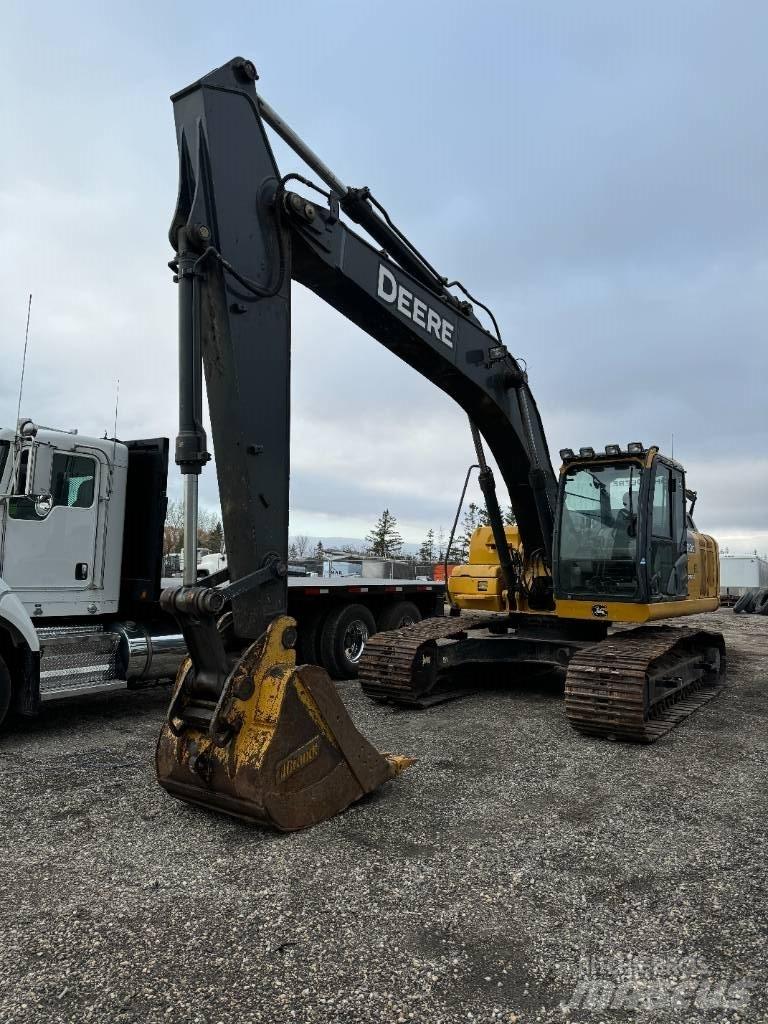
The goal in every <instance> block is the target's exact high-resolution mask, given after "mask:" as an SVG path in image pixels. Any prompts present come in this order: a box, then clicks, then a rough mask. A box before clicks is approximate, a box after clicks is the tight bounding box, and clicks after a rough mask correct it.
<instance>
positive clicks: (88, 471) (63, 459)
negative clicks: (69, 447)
mask: <svg viewBox="0 0 768 1024" xmlns="http://www.w3.org/2000/svg"><path fill="white" fill-rule="evenodd" d="M95 482H96V460H95V459H92V458H90V457H89V456H87V455H70V454H65V453H64V452H56V454H55V455H54V456H53V470H52V473H51V496H52V498H53V504H54V505H64V506H66V507H67V508H90V507H91V505H93V498H94V490H95Z"/></svg>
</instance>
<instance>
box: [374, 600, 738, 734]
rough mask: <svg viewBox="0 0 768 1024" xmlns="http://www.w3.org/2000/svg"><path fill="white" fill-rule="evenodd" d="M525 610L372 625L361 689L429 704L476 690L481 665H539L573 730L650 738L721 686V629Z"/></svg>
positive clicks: (519, 668) (385, 698)
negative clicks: (558, 681)
mask: <svg viewBox="0 0 768 1024" xmlns="http://www.w3.org/2000/svg"><path fill="white" fill-rule="evenodd" d="M531 619H532V617H531V616H529V615H506V616H502V615H490V614H485V615H483V614H478V615H466V616H464V615H462V616H460V617H457V618H452V617H451V618H447V619H427V620H426V621H424V622H420V623H418V624H417V625H416V626H411V627H408V628H406V629H399V630H392V631H390V632H386V633H378V634H376V636H374V637H371V639H370V640H369V641H368V644H367V645H366V649H365V653H364V654H363V657H362V658H361V660H360V666H359V669H360V674H359V679H360V683H361V686H362V688H363V691H364V692H365V693H366V694H367V695H368V696H369V697H371V698H372V699H373V700H376V701H380V702H387V703H391V704H396V705H400V706H403V707H417V708H426V707H430V706H431V705H433V704H438V703H441V702H443V701H447V700H453V699H455V698H457V697H461V696H463V695H465V694H467V693H475V692H477V690H478V688H479V687H478V679H479V678H481V676H482V673H483V669H484V668H486V667H488V666H491V667H493V669H494V670H496V678H498V670H499V669H500V668H501V667H502V666H503V667H505V668H508V670H509V672H508V681H509V682H510V683H511V684H512V685H515V686H525V683H526V680H530V679H531V677H532V676H534V677H535V675H536V674H537V673H539V672H541V671H553V672H560V673H562V674H563V675H564V682H565V710H566V715H567V716H568V720H569V721H570V723H571V725H572V726H573V727H574V728H575V729H576V730H578V731H579V732H581V733H584V734H586V735H590V736H604V737H606V738H609V739H620V740H625V741H631V742H638V743H653V742H654V741H655V740H657V739H659V738H660V737H661V736H663V735H665V734H666V733H667V732H669V730H670V729H672V728H673V727H674V726H675V725H677V724H678V723H679V722H681V721H682V720H683V719H684V718H686V717H687V716H688V715H690V714H692V713H693V712H694V711H696V710H697V709H698V708H700V707H701V706H702V705H703V704H706V703H707V702H708V701H709V700H711V699H712V698H713V697H715V696H717V694H718V693H719V692H720V690H721V689H722V682H723V680H724V676H725V646H724V642H723V638H722V636H721V634H719V633H710V632H708V631H705V630H690V629H686V628H675V627H671V626H643V627H640V628H636V629H632V630H627V631H621V632H616V633H614V634H612V635H611V636H608V635H607V626H605V625H604V624H594V626H593V628H592V629H591V630H585V629H583V628H581V629H580V628H579V626H580V624H579V623H573V624H572V625H571V628H570V629H567V628H563V627H564V623H563V622H562V620H556V619H555V620H553V619H552V618H542V619H541V620H539V621H538V622H537V621H536V620H533V621H531ZM587 625H588V626H590V625H592V624H591V623H587ZM590 633H591V636H590V635H589V634H590Z"/></svg>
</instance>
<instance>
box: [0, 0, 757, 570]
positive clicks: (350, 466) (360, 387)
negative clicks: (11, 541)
mask: <svg viewBox="0 0 768 1024" xmlns="http://www.w3.org/2000/svg"><path fill="white" fill-rule="evenodd" d="M192 7H193V9H194V17H190V18H189V19H187V20H183V21H182V22H181V23H180V22H179V19H178V18H177V17H176V16H175V14H174V12H173V11H172V10H171V9H168V10H166V9H165V8H162V7H160V8H158V7H157V5H153V6H152V7H150V6H149V5H146V4H142V3H137V4H136V5H133V6H132V8H131V10H130V11H127V10H126V11H125V12H123V13H121V14H119V15H118V14H117V13H112V12H109V11H107V10H106V9H104V10H102V9H99V10H96V9H95V8H93V7H92V6H90V5H85V4H80V5H78V3H74V4H71V5H68V7H67V8H66V11H65V10H63V9H62V11H58V10H57V11H53V10H52V11H51V12H49V14H50V17H49V16H46V18H45V19H44V20H43V21H42V23H41V21H40V19H39V18H38V17H36V16H35V14H34V9H30V8H27V7H24V8H22V7H19V8H18V10H16V9H13V10H12V12H11V13H10V14H9V17H8V20H7V24H6V25H5V29H6V33H5V34H6V39H7V40H8V41H9V42H10V45H9V46H8V47H7V50H8V52H7V57H6V59H5V60H4V63H3V66H2V68H1V69H0V86H2V87H3V89H4V97H5V101H6V106H7V109H8V111H9V115H10V121H11V124H10V130H9V131H8V132H7V133H6V135H5V137H4V147H3V152H2V154H1V155H0V161H1V166H0V172H1V173H0V181H2V185H0V218H1V220H0V222H1V223H2V224H3V238H4V253H5V256H6V261H5V267H4V273H3V274H2V275H0V302H2V308H3V310H4V317H3V321H2V323H0V343H1V344H2V347H3V352H4V354H5V356H6V367H7V372H6V374H4V376H3V380H2V381H0V410H2V418H3V420H4V421H5V422H6V423H10V422H12V420H13V417H14V416H15V412H16V402H17V398H18V373H17V368H18V369H19V370H20V363H21V350H22V345H23V334H24V319H25V315H26V296H27V294H28V292H29V291H32V292H33V293H34V301H33V310H32V326H31V333H30V352H29V360H28V367H27V378H26V384H25V397H24V401H23V404H22V411H23V412H24V413H25V414H28V415H32V416H34V417H35V418H37V419H38V420H40V421H42V422H47V423H52V424H54V425H56V424H59V425H63V426H77V427H78V428H80V429H81V431H83V432H86V433H88V432H90V433H96V434H101V433H103V431H104V430H105V429H106V430H109V431H110V432H111V429H112V419H113V416H114V396H115V388H116V381H117V379H118V378H119V379H120V411H119V419H118V431H119V433H120V434H121V435H123V436H125V437H131V436H134V437H135V436H156V435H158V434H166V435H169V436H171V437H173V436H174V434H175V422H176V294H175V290H174V287H173V284H172V283H171V279H170V273H169V271H168V269H167V267H166V263H167V260H168V259H169V257H170V255H171V253H170V251H169V249H168V243H167V237H166V231H167V225H168V222H169V219H170V215H171V212H172V209H173V205H174V199H175V187H176V175H177V169H176V153H175V141H174V133H173V128H172V112H171V106H170V103H169V102H168V100H167V96H168V94H169V93H170V92H171V91H173V90H175V89H178V88H180V87H182V86H183V85H185V84H187V83H188V82H191V81H193V80H194V79H195V78H196V77H198V76H199V75H201V74H203V73H205V72H206V71H207V70H209V69H210V68H211V67H213V66H215V65H216V64H217V63H221V62H223V61H224V60H226V59H227V58H228V57H230V56H232V55H234V53H235V52H236V51H237V50H241V51H243V52H245V53H246V55H249V56H253V57H254V59H256V62H257V65H258V66H259V70H260V72H261V81H260V83H259V87H260V88H263V91H264V95H265V96H266V97H267V98H268V99H269V101H270V102H271V103H272V104H273V105H274V106H275V107H276V108H277V109H278V110H280V112H281V114H283V115H284V116H285V118H286V119H287V120H288V121H289V123H291V124H292V125H293V126H294V127H295V128H296V129H297V130H298V131H299V132H300V133H301V134H302V135H303V136H304V137H305V138H306V140H307V141H308V142H309V144H310V145H312V146H313V147H314V148H315V149H316V150H317V151H318V152H319V153H320V155H321V156H322V157H323V158H324V159H325V160H327V162H328V163H329V164H330V165H331V166H332V167H333V168H334V169H335V170H336V171H337V172H338V173H339V174H340V175H341V177H343V178H344V179H346V180H348V181H350V182H351V183H353V184H363V183H368V184H369V185H370V186H371V187H372V188H373V190H374V193H375V194H376V195H377V196H378V198H379V199H381V200H382V201H383V202H384V203H385V205H386V206H387V208H388V209H389V210H390V212H391V214H392V215H393V217H394V218H395V220H396V221H397V222H398V224H400V226H401V227H402V228H403V229H404V230H405V231H406V232H407V233H408V235H409V236H410V237H412V238H413V240H414V241H415V242H416V244H417V245H418V246H419V247H420V248H421V249H422V250H423V251H424V252H425V253H426V254H427V255H428V256H429V257H430V259H431V260H432V261H433V262H434V263H435V264H436V265H437V266H438V267H439V268H441V270H442V271H443V272H444V273H446V274H450V275H451V276H458V277H460V278H461V279H463V280H465V281H466V283H467V285H468V286H469V287H470V289H471V290H472V291H473V292H475V293H476V294H477V295H478V297H480V298H481V299H482V300H483V301H485V302H487V303H489V304H490V305H492V306H493V308H494V310H495V311H496V312H497V316H498V318H499V321H500V323H501V326H502V330H503V333H504V338H505V341H506V342H507V344H508V345H509V347H510V348H511V350H512V351H513V352H515V354H517V355H519V356H520V357H522V358H524V359H525V360H526V363H527V365H528V368H529V371H530V379H531V383H532V387H533V390H534V393H535V395H536V397H537V400H538V403H539V406H540V409H541V412H542V416H543V419H544V423H545V427H546V429H547V433H548V436H549V441H550V447H551V450H552V452H553V453H556V452H557V450H558V449H559V448H560V447H562V446H578V445H580V444H593V445H595V446H596V447H597V446H601V445H603V444H605V443H608V442H614V441H618V442H622V443H625V442H627V441H629V440H636V439H637V440H642V441H645V442H646V443H651V442H657V443H660V444H662V445H663V447H664V448H665V449H667V450H669V449H670V447H671V444H672V437H673V435H674V447H675V455H676V457H679V458H680V459H681V461H683V462H684V463H685V464H686V466H687V469H688V479H689V485H690V486H693V487H694V488H696V489H697V490H698V491H699V495H700V497H699V504H698V506H697V518H698V520H699V522H700V523H701V525H702V526H703V527H705V528H707V529H711V530H712V531H713V532H718V531H719V532H720V534H721V535H722V536H723V537H729V538H734V540H733V543H734V544H735V543H737V541H736V539H735V538H740V539H739V540H738V543H739V544H742V543H743V545H744V548H745V549H746V550H750V549H752V548H753V547H755V546H758V547H760V546H761V545H762V546H763V547H764V546H765V543H764V541H765V536H766V532H768V526H766V514H765V509H766V497H768V495H767V494H766V487H765V481H766V480H768V472H766V469H768V467H767V466H766V463H765V451H766V426H765V380H766V377H767V376H768V374H767V371H768V356H766V338H765V331H766V326H765V325H766V324H767V323H768V287H766V285H767V284H768V254H767V253H766V242H765V240H766V238H768V136H767V135H766V133H765V131H764V130H763V124H762V117H761V112H762V111H763V110H764V109H765V104H766V99H767V97H766V76H765V68H764V53H763V49H764V47H763V45H762V40H763V39H764V38H765V31H766V29H768V9H766V8H765V7H764V5H761V4H758V3H756V2H754V3H752V2H746V3H744V4H741V5H739V7H738V10H733V9H731V8H730V7H725V6H722V5H717V4H710V3H704V4H701V3H693V2H687V0H683V2H681V3H679V4H676V5H674V7H673V8H670V6H669V5H668V4H662V3H660V2H659V3H655V2H650V3H648V4H646V5H644V8H643V16H642V18H638V17H637V15H636V12H633V11H632V10H630V9H628V8H624V7H622V6H621V5H615V6H613V7H610V8H608V7H606V5H605V4H604V3H595V2H589V0H585V2H584V3H580V4H579V5H573V6H569V5H564V6H562V7H561V8H559V9H558V10H556V11H554V12H553V11H552V10H550V9H544V8H542V7H541V6H540V5H535V4H526V3H519V4H511V5H507V6H498V5H490V6H486V7H483V6H482V5H480V7H478V8H477V9H476V10H474V11H473V16H472V18H471V19H469V18H466V17H462V18H458V17H457V18H450V17H446V18H441V19H440V20H439V23H438V22H436V20H435V17H434V10H433V9H432V5H429V4H427V5H424V6H423V8H420V7H418V5H417V6H416V7H414V5H408V6H406V5H405V4H398V3H395V2H393V3H392V4H390V6H389V8H388V17H387V18H385V19H380V20H379V22H377V33H376V44H375V45H371V37H370V34H369V26H367V25H366V23H365V22H364V21H360V19H355V18H349V17H341V18H337V19H335V20H334V22H333V26H334V27H333V31H332V32H330V31H329V32H327V33H325V34H324V33H320V34H318V33H316V32H303V31H300V32H295V33H288V34H286V32H285V30H284V25H283V24H282V21H281V17H280V16H279V12H277V10H275V12H274V13H270V12H261V13H260V15H259V31H258V35H255V34H254V22H253V11H252V7H251V6H250V5H237V4H233V5H230V8H229V9H228V16H227V19H226V23H224V22H223V20H222V19H221V17H220V14H219V12H218V11H216V10H214V9H212V8H210V7H206V6H204V5H192ZM339 9H340V10H345V9H346V8H345V5H343V4H340V5H339ZM296 12H297V13H296V14H295V17H296V18H297V19H298V22H299V23H300V22H301V18H302V16H304V17H306V18H310V19H311V18H312V16H314V10H313V8H312V7H310V6H309V5H307V4H301V3H297V5H296ZM86 22H87V24H88V32H84V31H83V25H84V24H85V23H86ZM406 22H407V24H408V31H407V32H403V31H402V25H403V24H404V23H406ZM265 40H268V43H265ZM339 54H343V60H340V59H338V57H339ZM30 66H36V67H39V66H46V67H55V69H56V88H55V89H53V90H52V89H51V87H50V81H49V78H48V77H47V76H35V75H30V74H29V73H28V71H29V68H30ZM383 82H386V86H385V87H384V86H383V85H382V83H383ZM276 151H277V152H278V155H279V159H280V162H281V165H282V166H283V168H284V169H286V170H287V169H291V168H293V166H295V163H296V162H295V160H293V158H290V157H289V156H288V155H287V154H286V150H285V147H283V146H282V145H278V146H277V147H276ZM233 158H236V156H233ZM293 316H294V339H293V385H292V392H293V432H292V437H293V444H292V453H291V455H292V478H291V482H292V491H291V494H292V517H293V518H292V521H293V523H294V524H300V526H294V529H300V530H301V532H305V533H309V534H312V535H322V534H328V535H341V534H343V535H362V533H363V532H364V530H365V529H367V528H368V526H369V525H370V523H371V522H372V520H373V519H374V518H375V516H377V515H378V514H379V512H380V511H381V509H382V508H383V507H384V506H385V505H387V506H389V507H390V508H391V509H392V511H393V512H395V514H396V515H397V516H398V517H399V519H400V522H401V527H402V532H403V533H404V535H405V536H406V537H407V539H409V540H420V539H421V537H423V535H424V533H425V532H426V530H427V529H428V528H429V527H437V526H439V525H441V524H442V525H445V526H447V525H448V524H449V523H450V520H451V519H452V517H453V511H454V505H455V500H456V497H457V494H458V490H459V488H460V486H461V483H462V480H463V476H464V472H465V469H466V465H467V464H468V463H469V462H470V461H472V460H473V453H472V448H471V445H470V440H469V434H468V430H467V426H466V420H465V417H464V415H463V413H462V412H461V410H459V409H458V408H456V407H455V406H454V405H453V404H452V402H451V401H450V400H449V399H447V398H446V397H445V396H444V395H443V394H442V393H441V392H439V391H438V389H437V388H435V387H434V386H433V385H432V384H430V383H429V382H427V381H425V380H423V379H422V378H420V377H419V376H418V375H417V374H416V373H415V372H414V371H412V370H411V369H409V368H408V367H406V366H404V365H403V364H401V363H399V362H398V360H397V359H396V358H395V357H394V356H392V355H391V354H390V353H388V352H386V351H384V350H383V349H382V348H380V347H379V346H378V345H377V344H376V343H375V342H374V341H372V340H371V339H370V338H368V337H366V336H365V335H364V334H363V333H362V332H361V331H359V330H358V329H357V328H355V327H353V326H352V325H351V324H349V323H347V322H346V321H345V320H343V318H341V317H340V316H338V315H337V314H336V313H335V312H333V311H332V310H331V309H330V308H329V307H327V306H325V305H324V304H323V303H321V302H320V301H319V300H317V299H316V297H314V296H312V295H310V294H309V293H307V292H305V291H304V290H303V289H301V288H299V287H296V288H294V309H293ZM228 440H229V439H228V438H227V436H226V431H224V433H223V436H222V437H220V438H219V439H218V448H219V449H223V448H225V447H226V444H227V443H228ZM172 490H173V491H174V493H178V479H177V478H176V476H175V475H174V476H173V478H172ZM201 493H202V497H203V501H204V502H205V503H207V504H209V505H214V504H215V503H216V487H215V476H214V473H213V472H212V470H211V469H210V468H209V469H208V470H206V472H205V473H204V475H203V478H202V482H201ZM471 496H472V497H473V498H477V497H478V495H477V491H476V489H473V490H472V492H471Z"/></svg>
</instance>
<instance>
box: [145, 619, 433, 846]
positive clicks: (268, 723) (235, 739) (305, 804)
mask: <svg viewBox="0 0 768 1024" xmlns="http://www.w3.org/2000/svg"><path fill="white" fill-rule="evenodd" d="M295 636H296V623H295V621H294V620H293V619H291V618H289V617H288V616H280V617H279V618H277V619H275V620H274V621H273V622H272V624H271V625H270V626H269V628H268V630H267V632H266V633H265V634H264V636H263V637H262V638H261V639H259V640H257V641H256V642H255V643H253V644H252V645H251V646H250V647H249V648H248V649H247V650H246V651H245V653H244V654H243V655H242V656H241V658H240V659H239V661H238V662H237V664H236V665H235V667H234V669H233V670H232V672H231V673H230V675H229V677H228V679H227V682H226V685H225V687H224V690H223V692H222V694H221V697H220V698H219V701H218V703H214V702H213V701H205V700H202V699H200V698H199V697H195V688H194V685H188V683H189V682H190V681H191V680H190V679H188V677H189V674H190V672H192V671H193V670H192V662H191V660H190V659H187V660H186V661H185V662H184V664H183V665H182V666H181V668H180V670H179V674H178V676H177V679H176V685H175V689H174V697H173V700H172V702H171V707H170V710H169V714H168V719H167V721H166V723H165V725H164V726H163V729H162V732H161V734H160V739H159V740H158V744H157V753H156V759H155V760H156V768H157V778H158V781H159V782H160V785H161V786H162V787H163V788H164V789H166V790H167V791H168V792H169V793H170V794H171V795H172V796H175V797H177V798H178V799H180V800H186V801H187V802H188V803H194V804H200V805H202V806H204V807H209V808H211V809H213V810H217V811H223V812H225V813H226V814H230V815H234V816H235V817H238V818H242V819H244V820H245V821H249V822H254V823H256V824H259V825H269V826H271V827H273V828H276V829H279V830H280V831H283V832H292V831H295V830H297V829H302V828H306V827H308V826H309V825H315V824H317V823H318V822H320V821H324V820H325V819H326V818H330V817H332V816H333V815H335V814H339V813H340V812H341V811H343V810H345V809H346V808H347V807H349V805H350V804H352V803H354V802H355V801H356V800H359V799H360V798H361V797H362V796H363V795H364V794H366V793H370V792H372V791H373V790H375V789H377V788H378V787H379V786H381V785H382V784H383V783H384V782H387V781H388V780H389V779H392V778H394V777H395V776H396V775H399V774H400V772H401V771H403V770H404V769H405V768H407V767H408V766H409V765H410V764H412V763H413V761H412V759H411V758H408V757H403V756H400V755H392V754H380V753H379V752H378V751H377V750H376V748H375V747H374V746H372V745H371V744H370V743H369V742H368V741H367V740H366V739H364V737H363V736H361V734H360V733H359V732H358V731H357V729H356V728H355V726H354V724H353V723H352V720H351V719H350V717H349V715H348V714H347V711H346V709H345V708H344V705H343V703H342V702H341V699H340V698H339V695H338V693H337V692H336V688H335V686H334V685H333V683H332V682H331V680H330V678H329V677H328V675H327V673H326V672H325V671H324V670H323V669H321V668H319V667H318V666H316V665H301V666H298V667H297V666H296V654H295V650H294V648H293V643H294V641H295Z"/></svg>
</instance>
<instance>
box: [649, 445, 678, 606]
mask: <svg viewBox="0 0 768 1024" xmlns="http://www.w3.org/2000/svg"><path fill="white" fill-rule="evenodd" d="M650 499H651V509H650V512H651V514H650V536H649V554H648V590H649V596H650V599H651V600H652V601H674V600H679V599H681V598H684V597H687V595H688V538H687V531H686V526H685V477H684V475H683V473H682V471H681V470H680V469H679V468H677V467H676V466H673V465H671V464H669V463H667V462H665V461H664V460H662V459H659V458H657V459H656V460H655V463H654V468H653V479H652V481H651V491H650Z"/></svg>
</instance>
